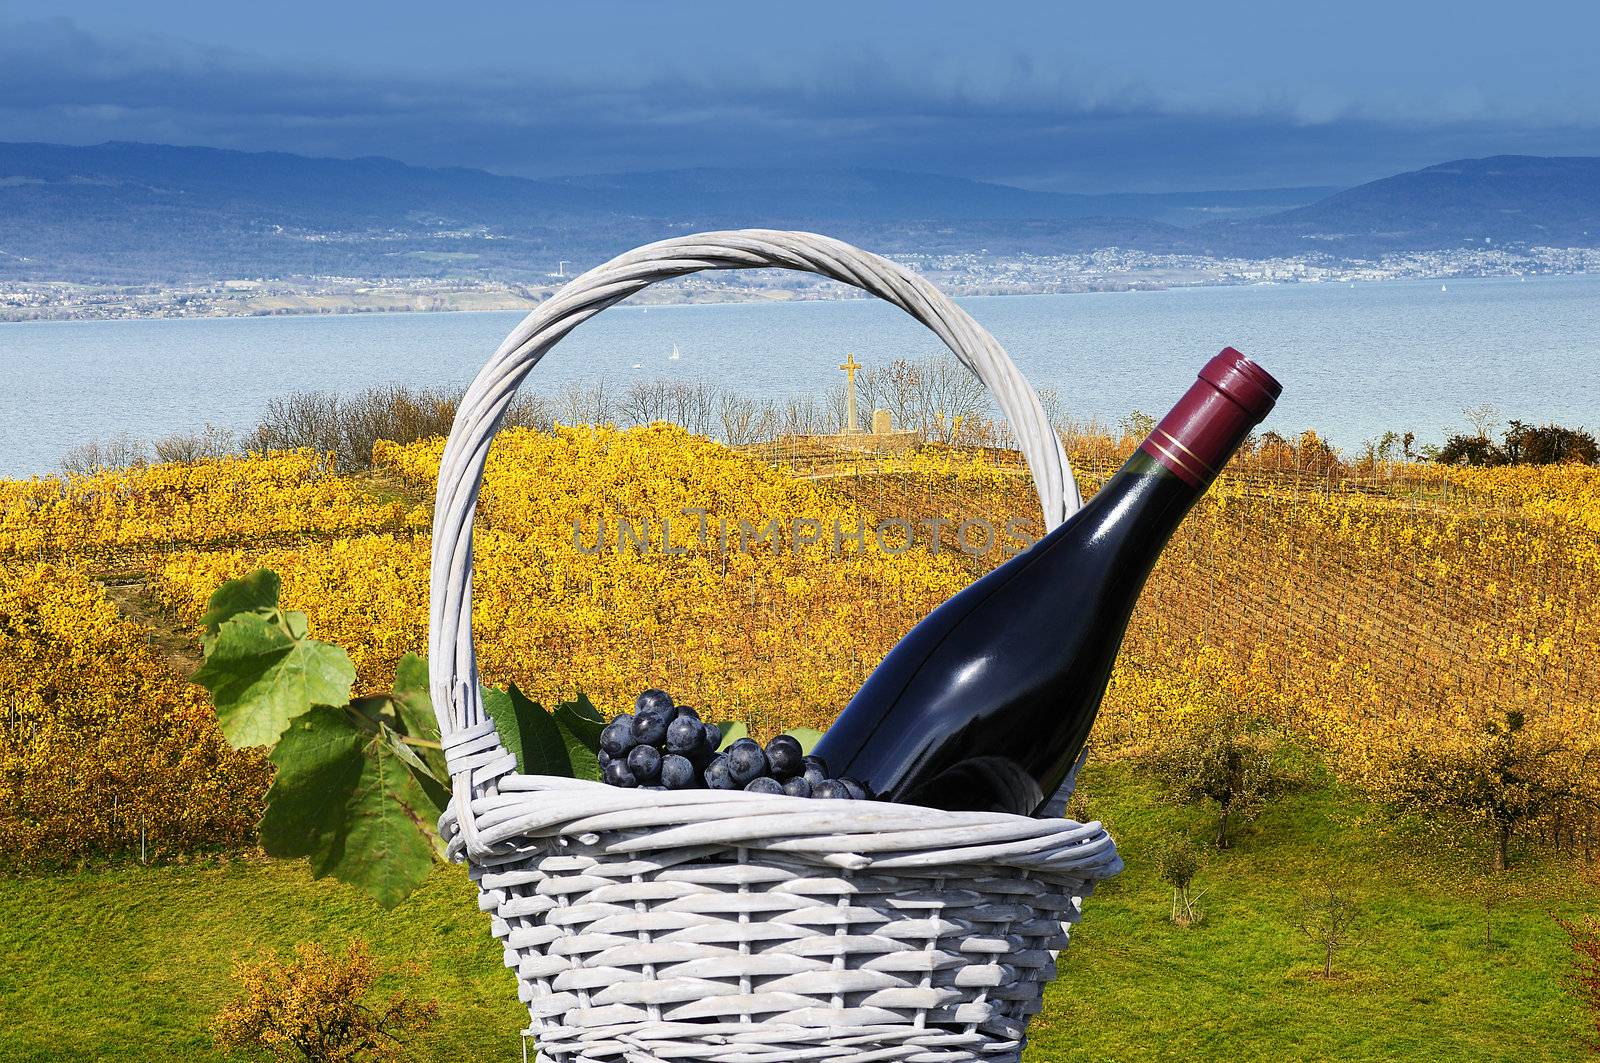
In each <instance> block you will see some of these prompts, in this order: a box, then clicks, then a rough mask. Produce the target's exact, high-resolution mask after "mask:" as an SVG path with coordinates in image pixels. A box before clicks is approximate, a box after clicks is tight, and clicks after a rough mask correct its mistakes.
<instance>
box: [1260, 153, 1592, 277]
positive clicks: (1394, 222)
mask: <svg viewBox="0 0 1600 1063" xmlns="http://www.w3.org/2000/svg"><path fill="white" fill-rule="evenodd" d="M1231 235H1234V236H1236V237H1245V238H1247V239H1248V240H1249V241H1250V242H1252V243H1257V242H1259V243H1260V244H1262V245H1266V246H1271V247H1283V246H1290V247H1292V246H1294V245H1295V243H1296V242H1298V243H1299V246H1301V247H1302V248H1303V249H1305V250H1324V251H1328V252H1330V253H1333V254H1371V253H1374V252H1380V251H1394V250H1416V249H1422V248H1446V247H1460V246H1462V245H1464V244H1478V245H1482V244H1485V243H1491V244H1544V245H1549V246H1554V247H1594V246H1597V245H1600V158H1594V157H1582V156H1574V157H1567V158H1540V157H1537V156H1531V155H1497V156H1494V157H1493V158H1488V159H1462V160H1459V161H1457V162H1447V163H1441V164H1440V165H1438V166H1429V167H1428V168H1427V169H1424V170H1415V171H1412V172H1410V173H1403V174H1397V175H1396V176H1394V177H1386V178H1384V179H1383V180H1381V181H1372V182H1370V183H1368V184H1364V185H1358V186H1357V187H1355V188H1351V189H1348V190H1346V191H1343V192H1338V193H1336V194H1334V195H1331V196H1329V197H1328V198H1326V199H1324V200H1322V201H1321V202H1318V203H1314V204H1311V205H1310V206H1305V207H1300V208H1298V209H1294V210H1289V211H1285V212H1283V213H1281V214H1277V215H1274V216H1272V217H1269V218H1265V219H1261V220H1257V221H1254V222H1250V223H1246V224H1244V225H1240V226H1237V227H1234V228H1233V231H1232V233H1231Z"/></svg>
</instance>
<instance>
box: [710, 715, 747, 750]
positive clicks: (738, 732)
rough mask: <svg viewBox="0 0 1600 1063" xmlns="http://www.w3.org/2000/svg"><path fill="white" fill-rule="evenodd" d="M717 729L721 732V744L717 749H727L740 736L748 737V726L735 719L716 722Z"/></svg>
mask: <svg viewBox="0 0 1600 1063" xmlns="http://www.w3.org/2000/svg"><path fill="white" fill-rule="evenodd" d="M717 730H719V731H721V732H722V744H721V745H720V746H718V747H717V748H718V749H719V750H722V749H727V748H728V747H729V746H731V745H733V744H734V743H735V742H737V741H738V740H739V739H741V738H749V737H750V728H748V727H746V726H745V725H744V724H742V723H739V722H737V721H724V722H722V723H719V724H717Z"/></svg>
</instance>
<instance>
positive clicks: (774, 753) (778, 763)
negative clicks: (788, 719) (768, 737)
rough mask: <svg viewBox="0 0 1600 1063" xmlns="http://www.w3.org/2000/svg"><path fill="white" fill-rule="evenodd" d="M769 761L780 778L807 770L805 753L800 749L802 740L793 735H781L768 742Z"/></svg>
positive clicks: (775, 774) (774, 772)
mask: <svg viewBox="0 0 1600 1063" xmlns="http://www.w3.org/2000/svg"><path fill="white" fill-rule="evenodd" d="M767 763H768V764H770V765H771V766H772V774H773V775H774V776H775V777H777V778H779V779H787V778H790V777H792V776H795V775H799V774H800V773H801V772H803V771H804V770H805V753H804V752H802V751H801V749H800V740H799V739H798V738H795V737H794V736H793V735H779V736H778V737H776V738H774V739H773V740H772V741H770V742H768V743H767Z"/></svg>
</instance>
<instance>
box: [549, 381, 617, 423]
mask: <svg viewBox="0 0 1600 1063" xmlns="http://www.w3.org/2000/svg"><path fill="white" fill-rule="evenodd" d="M560 410H561V415H562V416H561V421H562V423H563V424H569V425H578V424H596V425H600V424H613V423H615V421H616V419H617V418H616V403H615V402H614V401H613V398H612V395H611V393H610V392H609V391H607V390H606V385H605V381H603V380H602V381H597V382H596V383H595V384H594V385H592V386H590V387H582V386H580V385H577V384H574V385H572V386H571V387H569V388H567V389H566V390H565V391H563V392H562V393H561V399H560Z"/></svg>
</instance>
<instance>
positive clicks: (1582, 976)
mask: <svg viewBox="0 0 1600 1063" xmlns="http://www.w3.org/2000/svg"><path fill="white" fill-rule="evenodd" d="M1557 922H1559V923H1560V924H1561V928H1562V929H1563V930H1565V931H1566V932H1567V937H1568V939H1569V940H1570V942H1571V944H1572V952H1573V968H1572V973H1571V974H1570V975H1569V976H1568V977H1567V987H1568V989H1570V990H1571V991H1572V995H1573V996H1575V997H1577V998H1578V1000H1579V1001H1580V1002H1581V1003H1582V1004H1583V1005H1584V1007H1585V1008H1586V1009H1587V1010H1588V1013H1589V1021H1590V1023H1592V1024H1593V1027H1594V1029H1593V1031H1592V1033H1593V1039H1592V1040H1590V1041H1588V1042H1587V1044H1588V1048H1589V1050H1590V1051H1591V1052H1593V1053H1595V1054H1596V1055H1600V919H1596V918H1595V917H1594V916H1586V917H1584V918H1583V919H1581V920H1579V921H1577V922H1572V923H1569V922H1567V921H1566V920H1564V919H1561V920H1557Z"/></svg>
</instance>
